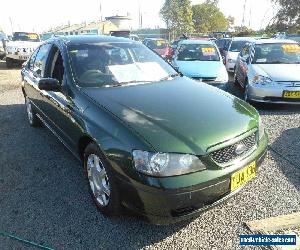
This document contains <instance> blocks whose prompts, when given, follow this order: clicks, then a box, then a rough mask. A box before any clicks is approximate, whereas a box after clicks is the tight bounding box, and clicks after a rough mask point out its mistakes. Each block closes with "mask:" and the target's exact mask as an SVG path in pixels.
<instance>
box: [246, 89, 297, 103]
mask: <svg viewBox="0 0 300 250" xmlns="http://www.w3.org/2000/svg"><path fill="white" fill-rule="evenodd" d="M284 90H287V91H300V87H285V86H278V85H276V84H272V85H261V84H249V86H248V98H249V100H251V101H255V102H266V103H279V104H300V99H288V98H283V91H284Z"/></svg>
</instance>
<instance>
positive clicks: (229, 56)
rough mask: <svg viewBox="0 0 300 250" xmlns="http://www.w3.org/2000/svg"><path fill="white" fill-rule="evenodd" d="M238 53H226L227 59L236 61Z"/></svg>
mask: <svg viewBox="0 0 300 250" xmlns="http://www.w3.org/2000/svg"><path fill="white" fill-rule="evenodd" d="M239 53H240V52H232V51H228V54H227V58H230V59H233V60H236V59H237V58H238V56H239Z"/></svg>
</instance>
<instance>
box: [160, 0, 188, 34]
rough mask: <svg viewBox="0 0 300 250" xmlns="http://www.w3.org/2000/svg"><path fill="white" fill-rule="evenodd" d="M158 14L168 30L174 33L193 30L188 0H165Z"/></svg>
mask: <svg viewBox="0 0 300 250" xmlns="http://www.w3.org/2000/svg"><path fill="white" fill-rule="evenodd" d="M160 15H161V17H162V19H163V20H164V22H165V23H166V25H167V28H168V29H169V30H170V31H172V32H174V33H176V34H182V33H191V32H193V21H192V16H193V12H192V6H191V1H190V0H165V3H164V5H163V7H162V9H161V10H160Z"/></svg>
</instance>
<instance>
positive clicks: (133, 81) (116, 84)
mask: <svg viewBox="0 0 300 250" xmlns="http://www.w3.org/2000/svg"><path fill="white" fill-rule="evenodd" d="M139 82H150V81H135V80H132V81H128V82H118V83H114V84H106V85H104V87H120V86H123V85H126V84H130V83H139Z"/></svg>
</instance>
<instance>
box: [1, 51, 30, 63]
mask: <svg viewBox="0 0 300 250" xmlns="http://www.w3.org/2000/svg"><path fill="white" fill-rule="evenodd" d="M30 55H31V54H28V53H17V52H16V53H7V54H6V57H7V58H10V59H13V60H15V61H23V62H25V61H27V60H28V58H29V57H30Z"/></svg>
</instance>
